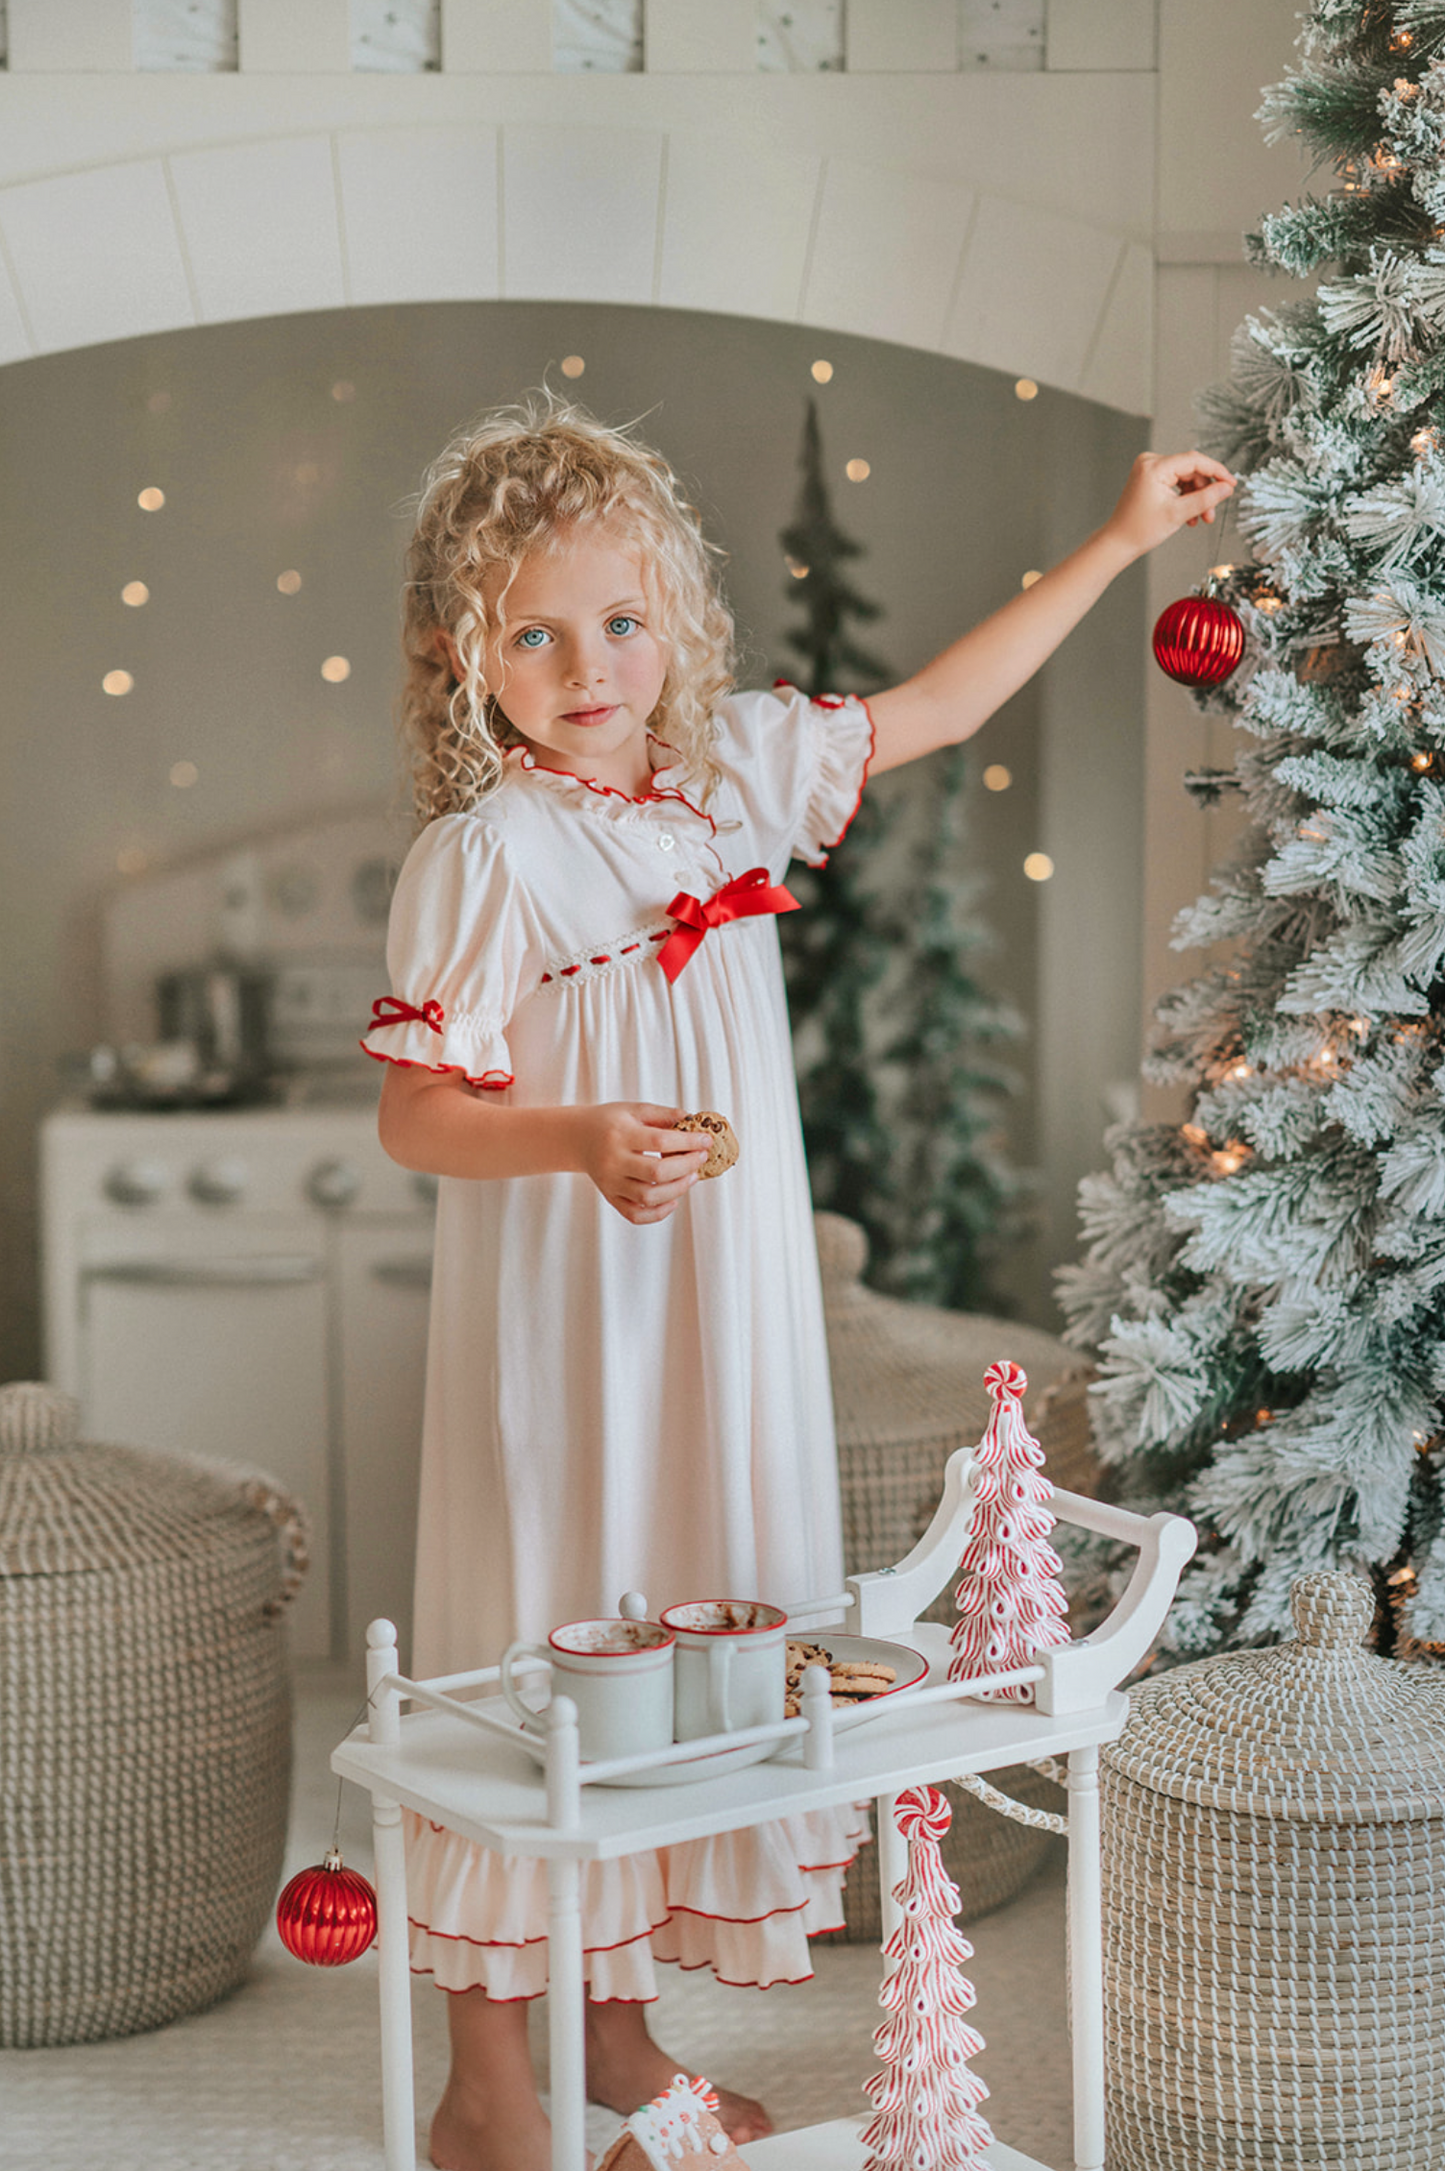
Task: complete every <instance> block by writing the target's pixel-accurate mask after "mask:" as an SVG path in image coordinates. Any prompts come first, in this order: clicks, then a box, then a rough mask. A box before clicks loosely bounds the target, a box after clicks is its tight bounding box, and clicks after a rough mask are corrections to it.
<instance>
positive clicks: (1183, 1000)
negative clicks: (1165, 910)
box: [1064, 0, 1445, 1652]
mask: <svg viewBox="0 0 1445 2171" xmlns="http://www.w3.org/2000/svg"><path fill="white" fill-rule="evenodd" d="M1301 51H1302V64H1301V66H1300V67H1299V69H1298V71H1297V72H1296V73H1295V74H1293V75H1292V76H1291V77H1290V78H1289V80H1288V81H1287V82H1285V83H1284V84H1282V85H1280V86H1279V87H1278V88H1276V89H1275V90H1273V91H1271V92H1270V93H1269V94H1268V95H1267V98H1266V103H1265V107H1264V111H1263V116H1262V117H1263V118H1264V119H1265V121H1266V124H1267V127H1268V129H1269V131H1270V133H1271V134H1272V135H1273V136H1275V137H1283V136H1286V135H1288V134H1299V135H1302V136H1303V138H1304V139H1305V141H1306V142H1307V143H1308V144H1309V145H1310V146H1311V148H1312V149H1313V150H1314V151H1315V152H1316V153H1317V154H1318V156H1319V159H1320V161H1321V163H1324V164H1327V165H1328V166H1329V167H1330V168H1332V169H1333V173H1334V179H1335V186H1334V188H1333V189H1332V191H1331V192H1330V193H1329V194H1328V195H1326V196H1323V197H1319V196H1306V197H1304V198H1303V199H1302V200H1301V202H1300V203H1299V204H1297V205H1294V206H1287V207H1286V208H1285V209H1284V210H1282V211H1280V212H1278V213H1276V214H1274V215H1272V216H1270V217H1267V218H1266V219H1265V220H1264V221H1263V225H1262V230H1261V232H1260V234H1259V235H1258V236H1256V237H1254V238H1253V241H1252V253H1253V254H1254V256H1255V258H1256V260H1257V261H1259V262H1261V263H1264V264H1268V265H1271V266H1273V267H1275V268H1276V269H1277V270H1280V271H1282V272H1285V273H1291V274H1294V275H1297V276H1307V275H1310V274H1312V273H1314V272H1316V271H1317V270H1320V269H1321V268H1322V267H1323V268H1324V271H1325V276H1324V278H1323V280H1322V283H1321V284H1320V286H1319V290H1318V293H1317V294H1316V295H1315V296H1313V297H1312V298H1309V299H1300V300H1293V301H1287V302H1285V303H1284V304H1283V305H1282V306H1281V307H1279V308H1277V309H1274V310H1271V311H1268V312H1265V313H1262V314H1261V315H1260V316H1258V317H1255V318H1251V319H1250V320H1249V321H1248V323H1247V324H1246V325H1245V326H1244V327H1243V329H1242V331H1241V333H1240V334H1239V335H1238V338H1237V341H1236V348H1235V362H1234V370H1233V375H1232V378H1231V380H1230V383H1229V384H1228V385H1227V386H1226V387H1224V388H1222V389H1221V390H1219V391H1216V392H1215V393H1213V394H1211V395H1210V396H1209V398H1208V400H1207V402H1206V403H1205V409H1204V412H1205V415H1206V418H1207V421H1208V424H1209V431H1210V436H1211V437H1212V439H1213V442H1214V445H1215V449H1216V450H1217V451H1218V452H1219V453H1220V455H1221V456H1222V457H1223V458H1224V459H1226V460H1228V461H1229V462H1230V463H1231V465H1233V466H1234V467H1236V468H1237V469H1241V470H1243V471H1244V472H1245V474H1246V475H1247V477H1248V480H1247V482H1246V484H1245V487H1244V489H1243V490H1242V491H1241V493H1240V500H1239V522H1240V527H1241V529H1242V530H1243V532H1244V534H1245V535H1246V536H1247V537H1249V539H1250V540H1251V542H1252V544H1253V545H1254V547H1255V549H1256V551H1257V553H1258V563H1257V564H1255V565H1253V566H1250V567H1246V568H1243V569H1242V570H1240V571H1237V572H1235V573H1234V574H1233V575H1232V576H1231V577H1230V578H1229V580H1228V581H1227V582H1226V584H1225V586H1226V592H1227V593H1228V594H1229V596H1230V598H1231V600H1232V601H1233V603H1234V605H1235V608H1236V609H1237V610H1238V611H1239V613H1240V616H1241V617H1242V619H1243V621H1244V624H1245V629H1246V632H1247V634H1248V636H1249V647H1248V648H1247V651H1246V655H1245V660H1244V663H1243V665H1242V666H1241V667H1240V669H1239V670H1238V671H1237V672H1236V674H1235V675H1234V678H1233V679H1232V680H1231V682H1230V683H1229V685H1228V686H1227V687H1226V688H1225V689H1224V690H1223V692H1222V694H1221V695H1218V696H1215V697H1212V701H1211V705H1217V706H1222V707H1223V709H1224V710H1225V711H1226V712H1227V713H1229V714H1231V715H1233V716H1234V718H1235V719H1236V721H1237V722H1238V723H1239V725H1240V726H1241V728H1242V731H1243V732H1244V733H1245V734H1246V735H1247V736H1246V743H1245V745H1244V747H1243V749H1242V750H1241V752H1240V754H1239V756H1238V759H1237V761H1236V764H1235V769H1234V772H1233V777H1232V779H1231V782H1232V784H1233V785H1235V786H1237V787H1238V788H1239V789H1240V790H1241V791H1242V792H1243V794H1244V797H1245V801H1246V804H1247V807H1248V810H1249V813H1250V815H1251V817H1252V819H1253V823H1254V827H1253V830H1252V832H1251V833H1250V834H1249V836H1248V837H1247V839H1246V841H1245V844H1244V846H1243V848H1242V849H1241V851H1240V852H1239V853H1238V855H1237V856H1236V857H1235V859H1234V860H1233V861H1232V862H1231V863H1230V864H1229V865H1228V866H1226V867H1225V868H1224V869H1223V870H1222V871H1221V872H1220V873H1219V874H1218V875H1217V876H1216V878H1215V881H1214V885H1213V894H1212V895H1211V896H1209V897H1207V898H1205V899H1203V900H1201V902H1200V903H1199V904H1198V905H1196V906H1195V907H1194V909H1193V910H1192V911H1190V912H1188V913H1186V914H1184V915H1183V918H1182V921H1181V924H1180V929H1179V934H1178V938H1177V939H1178V940H1179V942H1180V944H1181V946H1185V945H1192V944H1198V945H1201V946H1203V945H1217V944H1221V943H1229V944H1232V945H1234V955H1233V956H1232V957H1231V958H1230V960H1229V961H1228V962H1226V963H1223V964H1220V965H1218V966H1215V967H1214V968H1212V969H1211V970H1209V971H1207V972H1205V973H1204V974H1203V975H1202V976H1200V977H1198V978H1196V979H1194V980H1192V981H1191V982H1189V983H1188V984H1187V985H1186V986H1184V987H1182V988H1179V989H1177V990H1176V991H1175V992H1174V993H1173V994H1171V995H1169V996H1167V997H1166V998H1165V1000H1164V1001H1163V1002H1162V1003H1161V1004H1160V1006H1159V1010H1158V1013H1157V1017H1158V1034H1157V1041H1156V1047H1155V1052H1154V1055H1153V1058H1152V1061H1151V1064H1150V1066H1149V1068H1150V1074H1151V1075H1152V1076H1153V1077H1154V1078H1156V1079H1157V1080H1159V1081H1161V1082H1173V1083H1184V1084H1186V1085H1187V1086H1188V1087H1189V1088H1190V1091H1191V1095H1192V1106H1191V1110H1190V1117H1189V1120H1188V1121H1187V1122H1185V1123H1184V1124H1183V1125H1182V1126H1159V1125H1154V1126H1146V1125H1132V1126H1129V1127H1126V1128H1124V1129H1122V1130H1120V1131H1118V1132H1116V1133H1115V1134H1114V1136H1113V1139H1112V1141H1111V1144H1112V1150H1113V1154H1114V1166H1113V1171H1112V1173H1111V1174H1109V1175H1106V1176H1098V1177H1094V1178H1091V1179H1090V1180H1089V1181H1088V1182H1086V1184H1085V1185H1084V1187H1083V1193H1082V1205H1083V1218H1084V1227H1085V1231H1086V1234H1087V1236H1088V1238H1089V1248H1088V1254H1087V1258H1086V1260H1085V1262H1084V1264H1083V1265H1082V1266H1080V1267H1078V1268H1075V1269H1072V1270H1070V1271H1069V1273H1068V1274H1067V1275H1066V1277H1065V1287H1064V1299H1065V1303H1066V1307H1067V1309H1068V1311H1069V1314H1070V1317H1071V1322H1072V1332H1073V1335H1074V1338H1075V1339H1076V1340H1079V1341H1082V1342H1084V1343H1087V1344H1091V1345H1093V1346H1095V1347H1097V1348H1098V1349H1099V1350H1100V1352H1101V1355H1102V1362H1103V1367H1104V1379H1103V1382H1102V1387H1101V1391H1100V1394H1099V1415H1098V1421H1097V1431H1098V1437H1099V1443H1100V1447H1101V1451H1102V1453H1103V1455H1104V1456H1105V1457H1106V1459H1107V1460H1109V1461H1110V1462H1112V1463H1114V1464H1116V1465H1117V1466H1118V1473H1119V1478H1120V1481H1121V1482H1122V1484H1123V1486H1124V1488H1125V1492H1126V1495H1127V1497H1129V1498H1131V1499H1133V1500H1136V1501H1139V1502H1141V1503H1143V1502H1150V1503H1153V1502H1160V1503H1167V1504H1170V1505H1183V1506H1184V1507H1185V1508H1186V1509H1187V1510H1188V1511H1189V1512H1191V1513H1192V1514H1194V1515H1195V1516H1196V1517H1197V1518H1198V1520H1199V1521H1200V1523H1201V1525H1202V1527H1203V1530H1204V1533H1205V1543H1204V1545H1203V1547H1202V1548H1201V1555H1200V1557H1199V1559H1198V1560H1197V1561H1196V1563H1195V1565H1194V1567H1193V1568H1192V1569H1191V1570H1190V1571H1189V1573H1188V1574H1187V1575H1186V1578H1185V1583H1184V1586H1183V1591H1182V1594H1181V1599H1180V1602H1179V1604H1178V1605H1177V1606H1176V1608H1175V1612H1174V1615H1173V1618H1172V1623H1171V1629H1170V1635H1171V1639H1172V1642H1173V1644H1174V1647H1175V1648H1176V1649H1179V1650H1182V1651H1188V1652H1195V1651H1205V1650H1209V1649H1212V1648H1214V1647H1216V1646H1218V1645H1219V1644H1221V1643H1224V1642H1229V1641H1244V1642H1251V1641H1262V1640H1268V1639H1271V1638H1273V1637H1276V1636H1280V1635H1284V1634H1288V1633H1289V1629H1290V1619H1289V1610H1288V1598H1289V1590H1290V1586H1291V1584H1292V1583H1293V1582H1294V1581H1295V1579H1296V1578H1297V1577H1298V1576H1299V1575H1301V1574H1302V1573H1303V1572H1305V1571H1306V1570H1308V1569H1314V1568H1330V1567H1337V1566H1354V1567H1357V1568H1360V1569H1364V1570H1366V1571H1367V1572H1369V1573H1370V1574H1371V1575H1372V1576H1373V1578H1374V1580H1375V1585H1376V1590H1377V1593H1378V1595H1379V1598H1380V1600H1381V1608H1382V1620H1383V1621H1384V1623H1385V1627H1384V1630H1383V1636H1384V1647H1385V1648H1388V1647H1389V1638H1390V1633H1391V1625H1390V1624H1391V1623H1392V1621H1393V1618H1394V1615H1395V1605H1396V1601H1398V1600H1403V1607H1402V1609H1401V1620H1402V1625H1403V1627H1404V1628H1405V1630H1406V1631H1407V1632H1408V1633H1409V1634H1410V1635H1412V1636H1414V1637H1417V1638H1419V1639H1420V1640H1421V1641H1425V1642H1438V1641H1440V1640H1441V1639H1442V1638H1445V1541H1442V1536H1441V1532H1442V1446H1445V1106H1442V1102H1445V1063H1442V1039H1445V683H1442V678H1445V451H1442V423H1445V247H1442V240H1445V4H1441V0H1394V4H1393V5H1390V4H1386V0H1368V4H1365V0H1314V4H1313V6H1312V7H1311V8H1310V9H1309V11H1308V13H1307V15H1306V17H1305V22H1304V28H1303V32H1302V36H1301ZM1203 781H1205V782H1206V784H1207V785H1211V786H1217V784H1218V781H1219V780H1218V779H1217V778H1215V779H1213V780H1203Z"/></svg>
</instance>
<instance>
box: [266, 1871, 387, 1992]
mask: <svg viewBox="0 0 1445 2171" xmlns="http://www.w3.org/2000/svg"><path fill="white" fill-rule="evenodd" d="M276 1927H277V1929H278V1930H279V1931H280V1933H281V1942H282V1944H283V1945H284V1946H285V1947H286V1950H287V1951H288V1952H289V1953H294V1954H295V1956H296V1958H297V1959H298V1960H305V1961H307V1962H308V1963H309V1964H310V1966H312V1967H345V1965H346V1963H347V1961H348V1960H359V1959H360V1957H361V1955H362V1954H363V1953H364V1952H367V1951H369V1950H370V1948H371V1944H372V1940H373V1939H374V1938H375V1936H376V1894H375V1893H374V1892H373V1890H372V1888H371V1886H370V1885H369V1884H368V1883H367V1881H366V1879H365V1878H364V1877H363V1876H362V1875H361V1873H360V1871H359V1870H354V1869H347V1868H346V1867H345V1865H344V1864H343V1862H342V1859H341V1856H340V1855H339V1854H338V1852H337V1850H336V1849H335V1847H328V1848H327V1850H326V1859H325V1861H324V1862H322V1863H321V1864H320V1866H319V1867H318V1868H315V1869H303V1870H299V1871H298V1872H297V1874H296V1875H295V1876H294V1877H293V1878H292V1880H291V1882H290V1884H289V1885H287V1887H286V1889H285V1891H284V1892H283V1893H282V1895H281V1897H280V1899H279V1900H278V1901H277V1902H276Z"/></svg>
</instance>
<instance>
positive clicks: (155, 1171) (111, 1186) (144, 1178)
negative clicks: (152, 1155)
mask: <svg viewBox="0 0 1445 2171" xmlns="http://www.w3.org/2000/svg"><path fill="white" fill-rule="evenodd" d="M166 1181H167V1177H166V1170H165V1168H164V1166H163V1165H162V1163H161V1162H159V1161H117V1162H116V1164H115V1166H114V1168H112V1169H110V1170H108V1171H107V1173H106V1178H105V1195H106V1197H107V1198H108V1199H114V1200H115V1203H116V1205H117V1206H154V1204H155V1202H156V1200H157V1199H158V1198H159V1197H160V1196H161V1193H162V1192H163V1191H164V1190H165V1188H166Z"/></svg>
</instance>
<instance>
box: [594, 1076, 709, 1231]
mask: <svg viewBox="0 0 1445 2171" xmlns="http://www.w3.org/2000/svg"><path fill="white" fill-rule="evenodd" d="M575 1113H576V1117H577V1126H578V1163H579V1167H580V1170H581V1173H582V1174H583V1175H584V1176H588V1177H590V1178H591V1180H592V1182H593V1183H594V1184H596V1186H597V1188H598V1190H599V1191H600V1192H601V1193H602V1196H603V1198H605V1199H606V1201H607V1203H608V1205H609V1206H612V1207H615V1208H616V1210H617V1212H618V1213H619V1214H621V1216H622V1218H623V1220H624V1221H630V1222H632V1223H634V1224H635V1225H636V1226H637V1227H642V1226H644V1225H645V1224H646V1223H648V1222H651V1221H665V1220H666V1219H667V1217H668V1215H669V1214H670V1213H672V1212H673V1211H674V1210H675V1209H676V1207H677V1206H678V1204H679V1203H680V1201H681V1200H682V1199H683V1197H684V1196H685V1195H686V1193H687V1192H689V1191H690V1190H691V1189H692V1187H693V1185H694V1184H695V1183H696V1182H697V1179H698V1174H699V1171H700V1170H701V1168H702V1165H703V1163H704V1162H705V1161H706V1159H707V1157H708V1149H709V1146H710V1143H711V1141H710V1140H708V1139H703V1140H701V1141H699V1140H698V1139H697V1138H695V1137H694V1136H693V1135H691V1134H690V1133H688V1132H686V1131H679V1130H678V1129H677V1124H678V1121H679V1119H680V1118H681V1116H682V1114H683V1110H682V1109H680V1108H660V1107H658V1106H656V1105H655V1104H654V1103H653V1102H651V1101H602V1102H599V1103H597V1104H596V1105H595V1106H592V1107H586V1108H579V1109H577V1110H576V1112H575Z"/></svg>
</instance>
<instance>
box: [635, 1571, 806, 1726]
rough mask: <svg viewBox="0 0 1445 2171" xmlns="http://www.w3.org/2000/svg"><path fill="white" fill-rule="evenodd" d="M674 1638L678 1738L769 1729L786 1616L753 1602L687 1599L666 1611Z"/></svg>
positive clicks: (779, 1689) (780, 1680) (778, 1713)
mask: <svg viewBox="0 0 1445 2171" xmlns="http://www.w3.org/2000/svg"><path fill="white" fill-rule="evenodd" d="M661 1622H662V1626H663V1627H664V1628H665V1629H670V1630H671V1632H672V1634H673V1635H674V1636H675V1637H676V1639H677V1656H676V1659H675V1661H674V1664H673V1731H674V1733H675V1735H676V1737H677V1739H678V1740H679V1741H697V1740H700V1739H701V1737H702V1736H703V1735H705V1734H732V1733H736V1732H737V1731H738V1730H739V1729H740V1728H742V1727H745V1726H768V1725H771V1723H772V1722H773V1720H775V1719H780V1718H781V1717H782V1716H783V1695H784V1686H785V1679H786V1674H787V1650H786V1647H785V1645H786V1637H787V1629H788V1616H787V1614H786V1613H784V1611H783V1609H782V1607H781V1606H770V1605H766V1604H765V1603H764V1602H763V1600H762V1599H760V1598H692V1599H689V1600H688V1601H687V1602H686V1604H684V1605H680V1606H669V1607H668V1608H667V1609H666V1611H665V1612H664V1613H663V1614H662V1615H661Z"/></svg>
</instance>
